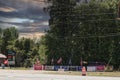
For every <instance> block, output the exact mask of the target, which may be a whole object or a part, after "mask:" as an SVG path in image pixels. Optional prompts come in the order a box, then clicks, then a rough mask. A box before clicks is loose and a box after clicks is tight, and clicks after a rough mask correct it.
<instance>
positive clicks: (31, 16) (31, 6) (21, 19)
mask: <svg viewBox="0 0 120 80" xmlns="http://www.w3.org/2000/svg"><path fill="white" fill-rule="evenodd" d="M43 1H44V0H0V28H3V29H5V28H7V27H13V26H14V27H16V28H17V29H18V31H19V32H20V33H21V34H31V33H32V34H34V33H44V31H45V30H47V29H49V26H48V19H49V15H48V13H45V12H44V11H43V8H44V7H46V6H47V4H46V3H44V2H43Z"/></svg>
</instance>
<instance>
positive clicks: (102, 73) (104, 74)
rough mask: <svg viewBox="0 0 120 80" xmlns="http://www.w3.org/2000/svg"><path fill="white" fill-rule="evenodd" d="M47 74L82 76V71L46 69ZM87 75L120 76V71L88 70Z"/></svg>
mask: <svg viewBox="0 0 120 80" xmlns="http://www.w3.org/2000/svg"><path fill="white" fill-rule="evenodd" d="M43 73H45V74H61V75H77V76H81V75H82V72H78V71H61V72H60V71H45V72H43ZM86 75H87V76H106V77H107V76H109V77H120V72H86Z"/></svg>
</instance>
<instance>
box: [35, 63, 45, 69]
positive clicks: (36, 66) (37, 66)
mask: <svg viewBox="0 0 120 80" xmlns="http://www.w3.org/2000/svg"><path fill="white" fill-rule="evenodd" d="M44 69H45V67H44V66H43V65H36V64H35V65H34V70H44Z"/></svg>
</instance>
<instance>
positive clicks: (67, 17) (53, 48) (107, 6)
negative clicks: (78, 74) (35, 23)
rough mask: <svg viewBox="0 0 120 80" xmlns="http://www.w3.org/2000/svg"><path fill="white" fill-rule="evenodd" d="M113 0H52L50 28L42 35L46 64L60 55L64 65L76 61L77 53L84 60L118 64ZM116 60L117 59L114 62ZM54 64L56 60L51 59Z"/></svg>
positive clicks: (117, 41) (115, 16)
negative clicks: (75, 1)
mask: <svg viewBox="0 0 120 80" xmlns="http://www.w3.org/2000/svg"><path fill="white" fill-rule="evenodd" d="M117 4H118V2H117V0H106V1H103V2H96V1H94V0H91V1H90V3H88V4H80V5H77V6H75V4H74V5H73V4H71V1H70V0H67V1H63V0H61V1H59V0H55V1H53V5H52V6H51V7H50V20H49V23H50V24H49V25H50V30H49V31H48V33H47V34H46V36H45V38H46V39H45V42H46V43H45V45H46V54H47V55H48V64H50V61H51V59H52V58H54V60H55V61H57V60H58V59H59V57H62V58H63V63H62V64H63V65H68V61H69V59H70V58H71V59H72V63H73V65H79V62H80V57H82V58H83V60H84V61H87V62H91V61H100V62H106V63H108V61H109V60H110V58H111V57H112V61H111V62H110V64H112V65H114V66H117V67H118V65H120V64H119V63H120V59H119V57H117V56H118V54H119V50H118V47H119V35H117V34H119V25H118V23H119V22H118V21H117V20H116V18H117ZM116 62H117V63H116ZM55 64H56V63H55Z"/></svg>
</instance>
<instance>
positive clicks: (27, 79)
mask: <svg viewBox="0 0 120 80" xmlns="http://www.w3.org/2000/svg"><path fill="white" fill-rule="evenodd" d="M0 80H120V77H95V76H73V75H54V74H43V73H42V71H33V70H0Z"/></svg>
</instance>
